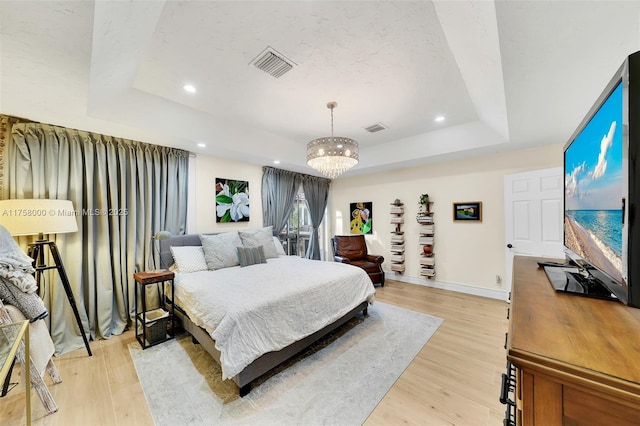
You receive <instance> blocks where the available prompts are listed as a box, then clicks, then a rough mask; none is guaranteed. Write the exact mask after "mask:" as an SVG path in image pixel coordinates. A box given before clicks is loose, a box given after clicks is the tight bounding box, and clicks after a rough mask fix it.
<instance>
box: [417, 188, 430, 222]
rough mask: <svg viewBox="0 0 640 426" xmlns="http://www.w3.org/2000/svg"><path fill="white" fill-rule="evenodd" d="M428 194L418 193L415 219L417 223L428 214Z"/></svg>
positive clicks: (422, 220)
mask: <svg viewBox="0 0 640 426" xmlns="http://www.w3.org/2000/svg"><path fill="white" fill-rule="evenodd" d="M428 213H429V194H420V198H418V214H417V216H416V219H417V220H418V222H419V223H423V222H425V221H426V218H427V217H428V216H429V215H428Z"/></svg>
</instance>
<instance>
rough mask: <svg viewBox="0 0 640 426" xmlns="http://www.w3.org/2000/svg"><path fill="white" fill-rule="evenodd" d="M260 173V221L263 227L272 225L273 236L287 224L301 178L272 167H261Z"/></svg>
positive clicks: (296, 174) (295, 174)
mask: <svg viewBox="0 0 640 426" xmlns="http://www.w3.org/2000/svg"><path fill="white" fill-rule="evenodd" d="M262 171H263V174H262V221H263V224H264V226H270V225H272V226H273V233H274V235H278V233H280V231H281V230H282V228H284V226H285V225H286V224H287V219H288V218H289V215H290V214H291V209H293V201H294V199H295V197H296V194H297V193H298V188H299V187H300V181H301V179H302V177H301V175H300V174H299V173H294V172H290V171H288V170H280V169H275V168H273V167H263V168H262Z"/></svg>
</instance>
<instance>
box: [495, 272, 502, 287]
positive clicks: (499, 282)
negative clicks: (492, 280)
mask: <svg viewBox="0 0 640 426" xmlns="http://www.w3.org/2000/svg"><path fill="white" fill-rule="evenodd" d="M501 285H502V277H501V276H500V275H496V286H498V287H500V286H501Z"/></svg>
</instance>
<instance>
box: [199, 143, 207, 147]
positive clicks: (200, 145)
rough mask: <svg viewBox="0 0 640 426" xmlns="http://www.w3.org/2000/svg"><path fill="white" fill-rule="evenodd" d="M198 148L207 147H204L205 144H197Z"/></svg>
mask: <svg viewBox="0 0 640 426" xmlns="http://www.w3.org/2000/svg"><path fill="white" fill-rule="evenodd" d="M198 146H199V147H200V148H206V147H207V145H206V144H203V143H199V144H198Z"/></svg>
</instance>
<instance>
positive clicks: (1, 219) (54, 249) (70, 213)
mask: <svg viewBox="0 0 640 426" xmlns="http://www.w3.org/2000/svg"><path fill="white" fill-rule="evenodd" d="M0 224H2V226H4V227H5V228H7V230H8V231H9V233H11V235H12V236H14V237H17V236H21V235H38V240H37V241H35V242H33V243H31V244H29V245H28V248H27V255H28V256H29V257H31V258H32V259H33V267H34V268H35V270H36V283H37V284H38V291H39V292H40V295H42V286H41V283H42V282H43V279H42V274H43V273H44V272H45V271H47V270H50V269H56V270H57V271H58V274H59V275H60V281H61V282H62V287H63V288H64V291H65V293H66V295H67V299H68V300H69V304H70V305H71V309H72V310H73V315H74V317H75V320H76V324H78V328H79V329H80V334H81V335H82V339H83V341H84V346H85V347H86V348H87V352H88V353H89V356H91V355H92V354H91V348H90V347H89V340H88V339H87V335H86V333H85V332H84V327H83V326H82V321H81V320H80V314H79V313H78V307H77V305H76V300H75V298H74V297H73V292H72V291H71V286H70V285H69V278H68V277H67V273H66V271H65V270H64V265H63V263H62V258H61V257H60V252H59V251H58V246H56V243H55V242H53V241H49V240H46V239H45V238H44V235H45V234H63V233H67V232H76V231H78V223H77V222H76V214H75V211H74V209H73V204H72V203H71V201H67V200H44V199H13V200H0ZM46 249H49V251H50V253H51V258H52V259H53V262H54V265H51V266H47V265H46V264H45V261H44V256H45V250H46Z"/></svg>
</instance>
